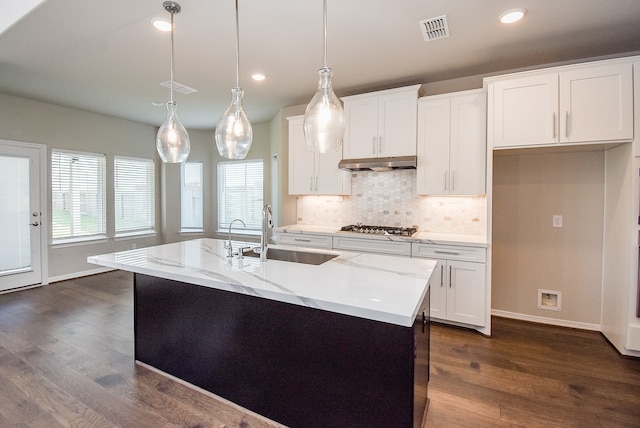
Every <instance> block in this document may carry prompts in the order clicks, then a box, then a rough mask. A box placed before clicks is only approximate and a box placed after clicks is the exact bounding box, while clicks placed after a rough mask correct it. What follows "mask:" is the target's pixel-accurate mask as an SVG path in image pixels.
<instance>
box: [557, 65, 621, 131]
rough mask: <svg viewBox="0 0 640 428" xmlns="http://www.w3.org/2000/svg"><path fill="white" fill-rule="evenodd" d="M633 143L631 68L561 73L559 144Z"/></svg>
mask: <svg viewBox="0 0 640 428" xmlns="http://www.w3.org/2000/svg"><path fill="white" fill-rule="evenodd" d="M632 139H633V77H632V66H631V64H614V65H605V66H599V67H592V68H585V69H579V70H573V71H567V72H563V73H560V142H561V143H572V142H589V141H609V140H628V141H631V140H632Z"/></svg>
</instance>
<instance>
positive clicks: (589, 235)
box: [491, 150, 605, 325]
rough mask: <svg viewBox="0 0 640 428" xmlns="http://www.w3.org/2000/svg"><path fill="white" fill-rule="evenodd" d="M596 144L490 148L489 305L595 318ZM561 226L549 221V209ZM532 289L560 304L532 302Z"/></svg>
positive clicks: (598, 259)
mask: <svg viewBox="0 0 640 428" xmlns="http://www.w3.org/2000/svg"><path fill="white" fill-rule="evenodd" d="M604 158H605V155H604V151H603V150H597V151H577V152H554V151H549V150H547V151H535V150H534V151H530V150H529V151H527V150H520V151H503V152H494V165H493V263H492V269H493V270H492V299H491V300H492V308H493V309H494V310H500V311H506V312H511V313H517V314H526V315H531V316H539V317H546V318H557V319H562V320H569V321H574V322H581V323H586V324H592V325H598V324H600V313H601V311H600V306H601V289H602V256H603V224H604V184H605V162H604ZM554 214H560V215H562V216H563V220H564V221H563V223H564V225H563V227H562V228H554V227H552V216H553V215H554ZM538 289H546V290H553V291H560V292H561V294H562V306H561V311H560V312H556V311H549V310H544V309H538V307H537V299H538V295H537V293H538Z"/></svg>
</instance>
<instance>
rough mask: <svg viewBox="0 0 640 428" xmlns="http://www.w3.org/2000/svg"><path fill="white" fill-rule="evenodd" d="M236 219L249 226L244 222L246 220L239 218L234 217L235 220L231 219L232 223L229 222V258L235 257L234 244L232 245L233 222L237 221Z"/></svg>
mask: <svg viewBox="0 0 640 428" xmlns="http://www.w3.org/2000/svg"><path fill="white" fill-rule="evenodd" d="M236 221H239V222H240V223H242V225H243V226H244V227H247V225H246V224H244V221H242V220H241V219H239V218H234V219H233V220H231V223H229V242H228V243H227V257H228V258H231V257H233V246H232V245H231V226H233V223H235V222H236Z"/></svg>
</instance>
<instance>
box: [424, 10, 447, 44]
mask: <svg viewBox="0 0 640 428" xmlns="http://www.w3.org/2000/svg"><path fill="white" fill-rule="evenodd" d="M419 24H420V29H421V30H422V35H423V36H424V41H425V42H431V41H433V40H438V39H444V38H445V37H449V26H448V25H447V15H442V16H437V17H435V18H429V19H425V20H423V21H420V22H419Z"/></svg>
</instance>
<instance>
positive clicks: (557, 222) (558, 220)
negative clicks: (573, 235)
mask: <svg viewBox="0 0 640 428" xmlns="http://www.w3.org/2000/svg"><path fill="white" fill-rule="evenodd" d="M553 227H562V216H561V215H558V214H554V215H553Z"/></svg>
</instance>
